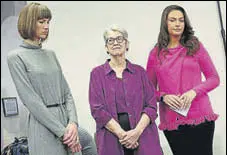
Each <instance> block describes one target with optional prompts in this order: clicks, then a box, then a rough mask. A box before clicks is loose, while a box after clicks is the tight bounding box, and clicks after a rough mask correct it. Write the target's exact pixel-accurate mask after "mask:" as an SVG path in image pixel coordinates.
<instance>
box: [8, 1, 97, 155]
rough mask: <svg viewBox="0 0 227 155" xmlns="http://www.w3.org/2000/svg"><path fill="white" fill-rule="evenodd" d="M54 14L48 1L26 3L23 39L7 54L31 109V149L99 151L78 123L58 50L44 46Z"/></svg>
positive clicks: (86, 154) (35, 154) (52, 153)
mask: <svg viewBox="0 0 227 155" xmlns="http://www.w3.org/2000/svg"><path fill="white" fill-rule="evenodd" d="M51 17H52V15H51V11H50V10H49V9H48V8H47V7H46V6H45V5H42V4H39V3H29V4H28V5H27V6H25V7H24V8H23V9H22V10H21V12H20V15H19V19H18V31H19V33H20V35H21V37H22V38H23V39H24V40H23V43H22V44H21V45H20V47H19V48H18V49H15V50H13V51H11V52H9V54H8V57H7V62H8V65H9V69H10V73H11V76H12V78H13V81H14V83H15V86H16V89H17V92H18V95H19V97H20V99H21V101H22V102H23V104H24V105H25V106H26V107H27V109H28V110H29V121H28V144H29V153H30V154H31V155H68V154H77V155H79V154H80V155H81V154H83V155H97V151H96V146H95V143H94V141H93V138H92V136H91V135H90V134H88V132H87V131H86V130H84V129H82V128H81V127H78V120H77V114H76V108H75V104H74V99H73V97H72V94H71V91H70V88H69V86H68V84H67V82H66V80H65V78H64V75H63V73H62V70H61V66H60V64H59V62H58V60H57V58H56V55H55V53H54V52H53V51H51V50H47V49H43V48H42V42H43V41H45V40H46V39H47V37H48V33H49V22H50V20H51Z"/></svg>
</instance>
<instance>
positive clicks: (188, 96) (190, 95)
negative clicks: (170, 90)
mask: <svg viewBox="0 0 227 155" xmlns="http://www.w3.org/2000/svg"><path fill="white" fill-rule="evenodd" d="M195 97H196V92H195V91H194V90H193V89H191V90H189V91H187V92H185V93H184V94H182V95H181V96H180V99H181V100H182V101H183V103H184V104H183V107H182V109H187V108H188V107H189V106H190V105H191V103H192V100H193V99H194V98H195Z"/></svg>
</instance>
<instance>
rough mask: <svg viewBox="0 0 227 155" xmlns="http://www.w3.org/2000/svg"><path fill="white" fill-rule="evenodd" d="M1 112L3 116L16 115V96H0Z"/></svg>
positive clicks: (17, 112)
mask: <svg viewBox="0 0 227 155" xmlns="http://www.w3.org/2000/svg"><path fill="white" fill-rule="evenodd" d="M2 104H3V112H4V116H5V117H9V116H14V115H18V114H19V111H18V103H17V98H16V97H5V98H2Z"/></svg>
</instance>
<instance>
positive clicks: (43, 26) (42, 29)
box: [35, 18, 50, 40]
mask: <svg viewBox="0 0 227 155" xmlns="http://www.w3.org/2000/svg"><path fill="white" fill-rule="evenodd" d="M49 22H50V19H48V18H43V19H39V20H38V21H37V22H36V35H35V40H39V39H46V37H47V35H48V32H49Z"/></svg>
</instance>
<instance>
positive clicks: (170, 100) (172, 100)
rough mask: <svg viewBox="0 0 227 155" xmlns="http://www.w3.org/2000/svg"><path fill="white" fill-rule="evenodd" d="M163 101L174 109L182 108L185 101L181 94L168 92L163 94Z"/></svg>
mask: <svg viewBox="0 0 227 155" xmlns="http://www.w3.org/2000/svg"><path fill="white" fill-rule="evenodd" d="M163 102H164V103H165V104H167V105H168V106H170V107H171V108H173V109H181V108H182V106H183V101H182V100H181V99H180V95H179V96H177V95H173V94H166V95H164V96H163Z"/></svg>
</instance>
